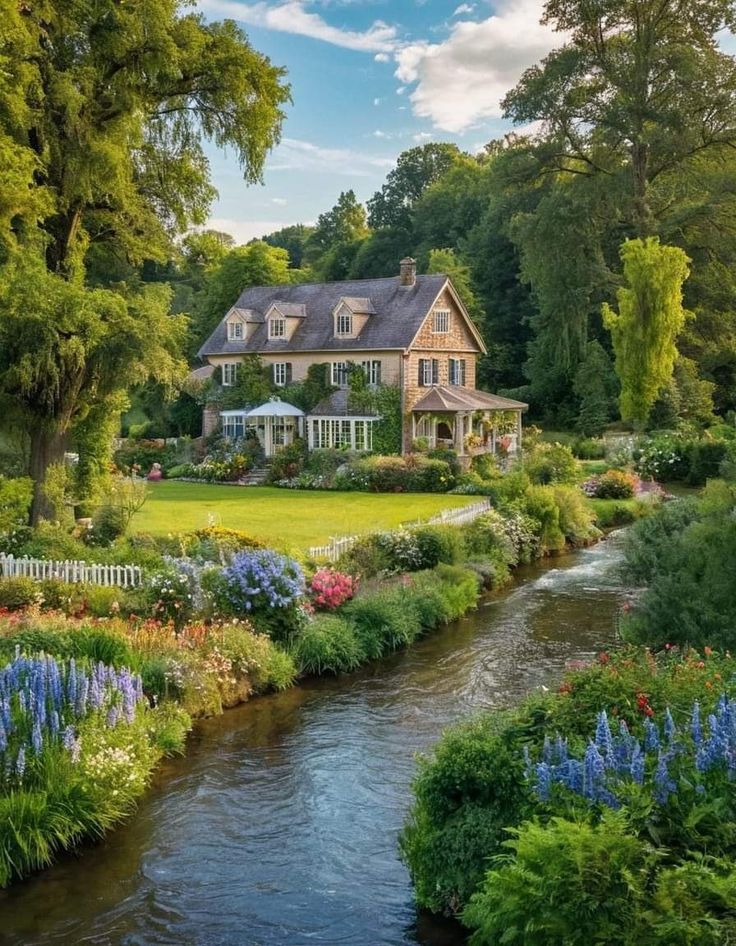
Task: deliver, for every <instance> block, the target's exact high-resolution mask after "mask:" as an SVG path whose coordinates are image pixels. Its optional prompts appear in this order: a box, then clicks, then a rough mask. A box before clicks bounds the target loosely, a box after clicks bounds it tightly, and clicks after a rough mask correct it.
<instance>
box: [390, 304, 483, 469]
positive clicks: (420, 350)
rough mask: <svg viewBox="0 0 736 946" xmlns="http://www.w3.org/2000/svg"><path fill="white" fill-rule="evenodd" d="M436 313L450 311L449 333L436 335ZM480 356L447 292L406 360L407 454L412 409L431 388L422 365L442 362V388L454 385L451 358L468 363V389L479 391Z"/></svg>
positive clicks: (469, 332)
mask: <svg viewBox="0 0 736 946" xmlns="http://www.w3.org/2000/svg"><path fill="white" fill-rule="evenodd" d="M434 309H449V310H450V327H449V331H448V332H446V333H436V332H433V331H432V328H433V324H434ZM478 354H479V349H478V343H477V341H476V340H475V337H474V336H473V333H472V332H471V331H470V329H469V328H468V326H467V323H466V322H465V319H464V318H463V316H462V314H461V313H460V310H459V308H458V306H457V304H456V303H455V301H454V299H453V298H452V296H451V294H450V293H449V292H447V291H445V292H444V293H442V295H441V296H440V297H439V298H438V300H437V302H436V303H435V306H434V308H433V310H432V312H430V314H429V315H428V316H427V318H426V319H425V320H424V324H423V325H422V327H421V329H420V330H419V332H418V333H417V336H416V339H415V341H414V344H413V345H412V347H411V349H410V351H409V352H408V354H407V355H406V356H405V357H404V434H403V442H404V450H405V451H407V450H410V449H411V441H412V426H411V409H412V408H413V407H414V405H415V404H416V403H417V401H419V400H420V399H421V398H422V397H424V395H425V394H426V393H427V391H428V388H427V387H425V386H423V385H420V384H419V362H420V360H421V359H423V358H436V359H437V360H438V361H439V366H438V367H439V384H440V385H442V386H448V385H449V384H450V358H464V359H465V387H466V388H469V389H471V390H472V389H473V388H475V369H476V361H477V357H478Z"/></svg>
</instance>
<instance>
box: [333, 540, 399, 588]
mask: <svg viewBox="0 0 736 946" xmlns="http://www.w3.org/2000/svg"><path fill="white" fill-rule="evenodd" d="M337 565H338V567H339V569H340V571H343V572H347V573H348V574H349V575H357V576H359V577H361V578H375V577H376V576H377V575H381V574H382V573H384V572H388V571H390V570H391V560H390V555H389V549H387V548H385V547H384V546H383V545H381V544H380V543H379V542H378V541H377V539H376V536H375V535H366V536H363V537H361V538H360V539H358V541H357V542H356V543H355V544H354V545H352V546H351V547H350V549H349V550H348V551H347V552H346V553H345V554H344V555H343V556H342V557H341V558H340V561H339V562H338V563H337Z"/></svg>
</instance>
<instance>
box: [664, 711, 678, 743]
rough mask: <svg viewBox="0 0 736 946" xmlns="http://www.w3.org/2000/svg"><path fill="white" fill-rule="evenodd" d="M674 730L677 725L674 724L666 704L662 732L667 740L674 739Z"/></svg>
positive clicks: (675, 730)
mask: <svg viewBox="0 0 736 946" xmlns="http://www.w3.org/2000/svg"><path fill="white" fill-rule="evenodd" d="M676 732H677V727H676V726H675V721H674V719H673V718H672V713H670V708H669V706H668V707H667V709H666V710H665V711H664V734H665V737H666V739H667V742H672V741H673V740H674V738H675V733H676Z"/></svg>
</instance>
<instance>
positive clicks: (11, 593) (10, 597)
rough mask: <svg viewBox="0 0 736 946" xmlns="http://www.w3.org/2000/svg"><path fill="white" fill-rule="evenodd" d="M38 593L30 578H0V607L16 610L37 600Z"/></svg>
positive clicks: (39, 592)
mask: <svg viewBox="0 0 736 946" xmlns="http://www.w3.org/2000/svg"><path fill="white" fill-rule="evenodd" d="M40 594H41V589H40V588H39V586H38V585H37V584H36V582H35V581H34V580H33V579H32V578H0V608H7V609H8V611H18V610H20V609H21V608H25V607H28V605H30V604H33V603H34V602H35V601H37V600H38V598H39V597H40Z"/></svg>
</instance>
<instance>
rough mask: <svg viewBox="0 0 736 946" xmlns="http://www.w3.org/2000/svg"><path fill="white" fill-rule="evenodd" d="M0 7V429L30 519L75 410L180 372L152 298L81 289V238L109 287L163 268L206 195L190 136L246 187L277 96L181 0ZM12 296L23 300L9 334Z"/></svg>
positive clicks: (234, 40) (204, 208)
mask: <svg viewBox="0 0 736 946" xmlns="http://www.w3.org/2000/svg"><path fill="white" fill-rule="evenodd" d="M0 14H2V17H1V21H2V26H1V27H0V29H2V39H3V42H2V49H1V50H0V57H1V59H0V66H1V68H0V167H3V168H9V169H10V171H11V172H12V173H8V174H2V175H0V247H4V250H5V256H4V257H0V262H4V263H5V265H6V266H7V267H8V269H7V271H6V272H4V273H3V274H2V279H0V286H2V288H3V292H2V298H1V300H0V336H1V337H2V338H3V339H4V340H6V346H5V347H4V350H3V352H2V353H1V354H0V390H2V392H3V397H4V405H5V408H6V410H5V412H4V413H3V414H2V416H0V424H8V423H11V422H16V423H17V422H22V421H23V420H24V419H25V420H26V421H27V420H28V419H29V418H32V419H33V420H32V423H33V427H32V435H33V436H32V444H31V461H30V463H31V469H32V471H33V475H34V478H35V481H36V499H35V501H34V507H33V512H34V517H38V515H39V514H40V513H41V512H42V511H43V501H42V483H43V478H44V475H45V470H46V468H47V466H48V465H49V464H50V463H51V462H53V461H54V460H55V459H56V458H58V457H59V455H60V451H61V449H62V446H63V439H64V436H65V435H66V434H67V433H69V432H72V431H73V428H74V425H75V423H76V422H77V420H79V419H80V418H81V416H82V415H84V414H86V416H91V415H92V414H93V413H94V411H95V409H97V410H98V413H100V414H102V413H104V412H100V411H99V407H100V405H101V404H103V403H104V402H105V399H106V398H107V397H108V396H111V395H112V393H113V392H112V391H111V389H110V387H109V385H114V386H115V388H116V390H119V389H120V387H121V385H122V386H123V387H124V386H125V384H126V383H127V382H128V381H131V380H135V381H143V380H144V378H143V370H144V369H145V370H146V371H147V372H148V373H149V375H152V376H154V377H160V378H162V379H165V378H166V377H167V376H169V375H170V374H171V373H173V372H174V369H175V367H178V366H179V362H178V359H177V358H176V356H175V353H174V352H173V351H172V350H171V345H172V344H173V342H174V340H176V339H178V341H179V342H181V340H182V339H181V332H180V331H179V329H178V327H177V326H178V325H179V323H178V322H176V321H170V322H166V323H165V324H164V323H162V321H161V318H162V312H163V308H162V307H164V305H165V303H167V302H168V299H169V294H168V291H167V290H166V289H165V288H161V287H150V288H149V289H146V290H141V291H139V292H134V291H132V290H131V289H130V287H126V286H121V287H119V288H118V290H117V291H112V290H103V289H99V290H97V289H95V290H88V289H87V288H86V287H85V283H84V276H85V264H86V263H87V262H88V261H89V258H90V252H91V248H93V247H94V248H96V250H97V251H98V255H97V257H96V260H95V263H96V270H97V272H98V273H100V272H104V268H105V267H104V265H102V263H101V258H100V256H99V251H102V252H106V253H107V254H109V256H108V258H109V260H110V262H111V266H110V270H111V271H112V272H114V274H115V275H114V277H113V278H115V279H120V278H121V276H120V273H121V272H123V271H124V268H123V267H120V266H119V265H117V263H116V262H115V261H117V260H124V261H125V262H126V263H127V264H129V265H132V266H135V265H137V264H139V263H141V262H142V261H143V260H144V259H161V260H163V259H164V258H165V257H166V255H167V253H168V250H169V246H170V238H171V236H172V235H174V234H176V233H180V232H182V231H184V230H185V229H186V228H187V227H188V226H190V225H191V224H193V223H194V224H202V223H204V221H205V219H206V216H207V213H208V209H209V204H210V202H211V200H212V198H213V196H214V193H215V192H214V188H213V187H212V185H211V183H210V180H209V165H208V162H207V159H206V157H205V155H204V151H203V148H202V140H203V139H209V140H211V141H213V142H214V143H215V144H216V145H219V146H228V147H230V148H232V150H233V152H234V154H235V156H236V158H237V159H238V161H239V162H240V164H241V167H242V169H243V174H244V177H245V178H246V180H249V181H252V180H257V179H258V178H259V176H260V173H261V169H262V167H263V162H264V159H265V155H266V153H267V152H268V150H269V148H271V147H272V146H273V145H274V144H275V143H276V142H277V141H278V137H279V130H280V125H281V121H282V118H283V111H282V108H283V105H284V103H285V102H286V101H287V100H288V97H289V91H288V88H287V86H286V85H285V84H284V82H283V71H282V70H281V69H278V68H276V67H274V66H273V65H271V63H270V62H269V61H268V60H267V59H266V58H265V57H264V56H262V55H261V54H260V53H258V52H257V51H255V50H254V49H253V48H252V46H251V45H250V44H249V42H248V40H247V38H246V36H245V35H244V34H243V33H242V31H241V30H240V29H239V28H238V27H237V26H236V25H235V24H234V23H233V22H231V21H226V22H224V23H205V22H204V19H203V17H202V16H201V15H199V14H196V13H193V12H191V11H190V8H189V5H188V3H187V2H186V0H148V2H146V3H120V2H117V0H96V2H95V3H81V4H80V3H69V2H67V0H42V2H39V3H32V4H29V3H24V4H15V3H13V2H12V0H0ZM8 76H10V77H11V78H10V79H8ZM14 252H15V253H17V254H18V255H20V256H22V257H23V258H24V259H23V264H24V265H21V264H20V263H16V262H15V261H14V260H13V259H12V255H13V253H14ZM35 256H37V257H39V258H42V259H43V267H41V268H40V269H39V268H38V265H37V264H36V263H35V262H32V259H31V258H32V257H35ZM44 267H45V271H44ZM26 279H28V280H31V281H33V282H34V285H30V284H28V285H27V284H26V283H25V280H26ZM11 283H12V285H13V287H14V294H12V295H11V294H9V293H8V291H7V289H8V286H9V285H10V284H11ZM41 289H43V292H41V291H40V290H41ZM44 293H45V294H44ZM22 302H25V303H26V304H27V305H28V306H30V305H33V306H35V307H36V308H35V310H31V309H30V308H27V309H26V315H27V320H26V323H27V324H26V325H25V326H24V325H23V324H22V320H21V319H20V312H21V308H20V306H21V303H22ZM73 310H76V313H77V314H76V315H75V314H74V312H73ZM163 314H164V315H165V312H164V313H163ZM21 342H22V343H24V344H25V346H26V347H25V348H23V347H20V345H21ZM8 346H9V347H8ZM146 346H148V347H146ZM9 351H12V353H13V360H12V361H11V360H10V359H9V355H8V352H9ZM159 356H160V357H159ZM105 359H109V365H108V366H106V365H105V364H104V360H105ZM45 379H48V381H46V380H45ZM87 434H89V431H88V432H87Z"/></svg>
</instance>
